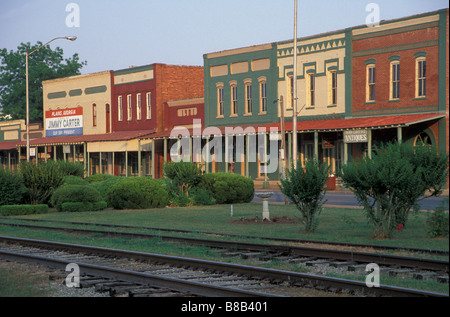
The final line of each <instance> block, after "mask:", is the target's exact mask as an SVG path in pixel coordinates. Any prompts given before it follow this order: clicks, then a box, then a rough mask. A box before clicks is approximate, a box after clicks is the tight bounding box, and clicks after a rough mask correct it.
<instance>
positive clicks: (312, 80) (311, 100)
mask: <svg viewBox="0 0 450 317" xmlns="http://www.w3.org/2000/svg"><path fill="white" fill-rule="evenodd" d="M315 92H316V75H314V74H310V75H309V97H310V98H309V105H310V106H314V105H315V104H316V96H315Z"/></svg>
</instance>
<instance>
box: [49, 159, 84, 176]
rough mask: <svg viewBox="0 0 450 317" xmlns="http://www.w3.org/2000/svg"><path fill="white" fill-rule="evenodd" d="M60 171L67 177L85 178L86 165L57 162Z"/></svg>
mask: <svg viewBox="0 0 450 317" xmlns="http://www.w3.org/2000/svg"><path fill="white" fill-rule="evenodd" d="M55 163H56V165H57V166H58V169H59V170H60V171H61V172H62V173H63V174H64V175H67V176H78V177H83V176H84V164H83V163H81V162H69V161H64V160H58V161H55Z"/></svg>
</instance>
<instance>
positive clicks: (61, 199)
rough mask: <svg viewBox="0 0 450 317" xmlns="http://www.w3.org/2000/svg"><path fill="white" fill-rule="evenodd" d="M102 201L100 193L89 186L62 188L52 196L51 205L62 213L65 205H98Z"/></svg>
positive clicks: (67, 186)
mask: <svg viewBox="0 0 450 317" xmlns="http://www.w3.org/2000/svg"><path fill="white" fill-rule="evenodd" d="M99 201H102V197H101V195H100V193H99V192H98V191H97V190H96V189H95V188H94V187H92V186H89V185H66V186H61V187H60V188H58V189H57V190H55V192H54V193H53V195H52V198H51V204H52V205H53V206H54V207H55V208H56V209H57V210H58V211H62V205H63V204H64V203H91V204H92V203H97V202H99Z"/></svg>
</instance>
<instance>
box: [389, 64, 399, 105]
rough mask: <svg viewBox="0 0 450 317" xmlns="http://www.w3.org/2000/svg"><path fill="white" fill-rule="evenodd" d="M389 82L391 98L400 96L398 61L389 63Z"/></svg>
mask: <svg viewBox="0 0 450 317" xmlns="http://www.w3.org/2000/svg"><path fill="white" fill-rule="evenodd" d="M391 65H392V66H391V84H392V94H391V99H399V98H400V63H393V64H391Z"/></svg>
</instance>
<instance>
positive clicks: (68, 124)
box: [45, 107, 83, 137]
mask: <svg viewBox="0 0 450 317" xmlns="http://www.w3.org/2000/svg"><path fill="white" fill-rule="evenodd" d="M82 134H83V108H81V107H79V108H70V109H60V110H49V111H46V112H45V136H46V137H53V136H68V135H82Z"/></svg>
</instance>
